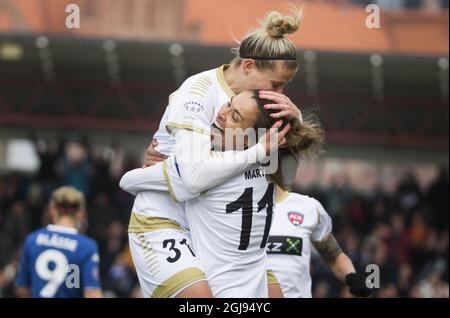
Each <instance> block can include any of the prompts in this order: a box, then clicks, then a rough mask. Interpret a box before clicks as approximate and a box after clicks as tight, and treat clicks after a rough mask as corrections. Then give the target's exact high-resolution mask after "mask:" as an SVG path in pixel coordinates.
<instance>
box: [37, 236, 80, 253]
mask: <svg viewBox="0 0 450 318" xmlns="http://www.w3.org/2000/svg"><path fill="white" fill-rule="evenodd" d="M36 244H37V245H42V246H48V247H55V248H62V249H65V250H69V251H71V252H75V251H76V250H77V247H78V241H77V240H72V239H70V238H68V237H64V236H60V235H58V234H52V235H51V236H50V235H48V234H46V233H40V234H39V235H38V236H37V238H36Z"/></svg>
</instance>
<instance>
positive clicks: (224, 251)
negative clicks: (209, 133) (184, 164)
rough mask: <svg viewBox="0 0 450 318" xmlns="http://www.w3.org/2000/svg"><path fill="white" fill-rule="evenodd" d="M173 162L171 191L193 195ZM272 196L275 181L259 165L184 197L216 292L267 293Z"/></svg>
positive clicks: (234, 294) (194, 236)
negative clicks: (267, 245) (196, 194)
mask: <svg viewBox="0 0 450 318" xmlns="http://www.w3.org/2000/svg"><path fill="white" fill-rule="evenodd" d="M214 155H216V156H220V155H221V154H220V153H214ZM171 163H173V161H172V162H171V160H169V163H168V165H169V167H168V169H167V173H168V175H169V179H170V187H171V192H172V193H173V194H174V195H175V196H176V197H177V199H179V200H187V199H189V198H191V197H193V195H192V194H191V193H189V192H188V191H187V190H186V189H185V187H184V186H183V184H182V183H181V180H180V178H179V175H178V174H177V171H176V168H174V166H173V165H172V164H171ZM273 202H274V184H273V183H269V182H268V181H267V179H266V177H265V176H264V174H263V172H262V170H260V169H259V168H258V166H256V165H254V166H253V167H251V168H250V169H248V170H247V171H245V172H244V173H242V174H239V175H237V176H235V177H233V178H231V179H229V180H228V181H227V182H225V183H224V184H222V185H220V186H217V187H215V188H212V189H210V190H208V191H207V192H206V193H203V194H201V195H200V196H198V197H195V198H193V199H192V200H189V201H186V202H185V205H186V215H187V219H188V221H189V225H190V231H191V237H192V243H193V246H194V250H195V251H196V253H197V256H198V257H199V259H200V262H201V264H202V268H203V270H204V271H205V274H206V277H207V279H208V282H209V285H210V287H211V290H212V292H213V295H214V296H215V297H223V298H229V297H248V298H261V297H268V288H267V275H266V265H267V264H266V251H265V246H266V242H267V238H268V235H269V230H270V224H271V220H272V211H273Z"/></svg>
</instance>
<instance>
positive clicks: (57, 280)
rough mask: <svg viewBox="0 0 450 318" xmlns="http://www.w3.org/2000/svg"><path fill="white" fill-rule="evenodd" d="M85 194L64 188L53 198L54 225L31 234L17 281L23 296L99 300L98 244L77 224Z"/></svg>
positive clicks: (55, 192) (56, 191) (54, 194)
mask: <svg viewBox="0 0 450 318" xmlns="http://www.w3.org/2000/svg"><path fill="white" fill-rule="evenodd" d="M84 201H85V200H84V195H83V194H82V193H81V192H80V191H78V190H76V189H75V188H73V187H61V188H59V189H57V190H55V191H54V192H53V194H52V196H51V198H50V204H49V208H50V214H51V217H52V220H53V224H50V225H48V226H47V227H44V228H41V229H39V230H37V231H35V232H33V233H31V234H29V235H28V237H27V238H26V241H25V245H24V248H23V252H22V256H21V259H20V267H19V271H18V276H17V279H16V285H17V286H16V287H17V288H16V292H17V296H19V297H42V298H81V297H86V298H98V297H102V291H101V287H100V281H99V256H98V249H97V243H96V242H95V241H94V240H92V239H90V238H88V237H87V236H84V235H81V234H79V233H78V230H77V229H76V225H77V221H78V220H80V218H82V217H83V215H84Z"/></svg>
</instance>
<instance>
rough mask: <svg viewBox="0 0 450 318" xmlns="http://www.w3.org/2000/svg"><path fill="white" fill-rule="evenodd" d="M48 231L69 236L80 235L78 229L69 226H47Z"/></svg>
mask: <svg viewBox="0 0 450 318" xmlns="http://www.w3.org/2000/svg"><path fill="white" fill-rule="evenodd" d="M47 229H48V230H49V231H53V232H62V233H68V234H78V230H77V229H76V228H74V227H68V226H62V225H55V224H49V225H47Z"/></svg>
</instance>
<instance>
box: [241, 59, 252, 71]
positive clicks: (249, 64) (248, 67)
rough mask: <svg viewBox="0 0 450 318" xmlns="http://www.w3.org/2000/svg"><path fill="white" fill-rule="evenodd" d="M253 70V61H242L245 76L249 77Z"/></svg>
mask: <svg viewBox="0 0 450 318" xmlns="http://www.w3.org/2000/svg"><path fill="white" fill-rule="evenodd" d="M254 68H255V61H253V60H250V59H244V61H243V62H242V69H243V71H244V74H245V75H249V74H250V73H251V72H252V71H253V69H254Z"/></svg>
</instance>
